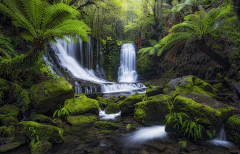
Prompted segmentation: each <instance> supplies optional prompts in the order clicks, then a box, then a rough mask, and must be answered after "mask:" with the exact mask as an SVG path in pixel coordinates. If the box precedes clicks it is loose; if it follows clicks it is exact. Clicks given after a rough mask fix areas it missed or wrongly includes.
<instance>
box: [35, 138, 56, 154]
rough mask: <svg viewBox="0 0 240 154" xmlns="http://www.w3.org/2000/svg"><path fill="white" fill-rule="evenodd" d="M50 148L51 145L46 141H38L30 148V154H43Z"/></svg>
mask: <svg viewBox="0 0 240 154" xmlns="http://www.w3.org/2000/svg"><path fill="white" fill-rule="evenodd" d="M51 148H52V143H50V142H48V141H47V140H42V141H38V142H37V143H35V144H34V145H33V146H32V147H31V154H45V153H46V152H47V151H48V150H49V149H51Z"/></svg>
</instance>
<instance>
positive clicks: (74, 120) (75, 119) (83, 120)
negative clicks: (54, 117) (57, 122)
mask: <svg viewBox="0 0 240 154" xmlns="http://www.w3.org/2000/svg"><path fill="white" fill-rule="evenodd" d="M66 121H67V123H69V124H70V125H72V126H77V125H81V124H89V123H94V122H95V121H97V116H96V115H89V116H84V115H78V116H67V117H66Z"/></svg>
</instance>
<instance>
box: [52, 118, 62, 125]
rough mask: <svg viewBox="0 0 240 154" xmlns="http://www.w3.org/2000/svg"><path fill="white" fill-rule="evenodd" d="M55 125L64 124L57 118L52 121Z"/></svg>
mask: <svg viewBox="0 0 240 154" xmlns="http://www.w3.org/2000/svg"><path fill="white" fill-rule="evenodd" d="M52 122H53V123H55V124H56V125H61V124H62V120H61V119H60V118H55V119H53V121H52Z"/></svg>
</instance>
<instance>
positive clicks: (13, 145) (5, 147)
mask: <svg viewBox="0 0 240 154" xmlns="http://www.w3.org/2000/svg"><path fill="white" fill-rule="evenodd" d="M25 143H26V140H21V141H16V142H11V143H8V144H3V145H0V152H8V151H10V150H14V149H16V148H18V147H20V146H21V145H23V144H25Z"/></svg>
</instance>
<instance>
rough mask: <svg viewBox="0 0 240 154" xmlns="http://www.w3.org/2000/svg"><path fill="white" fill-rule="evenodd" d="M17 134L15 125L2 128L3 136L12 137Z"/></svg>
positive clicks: (0, 131) (0, 130) (0, 129)
mask: <svg viewBox="0 0 240 154" xmlns="http://www.w3.org/2000/svg"><path fill="white" fill-rule="evenodd" d="M14 132H15V127H14V126H13V125H11V126H9V127H6V126H1V127H0V133H1V136H10V135H12V134H13V133H14Z"/></svg>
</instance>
